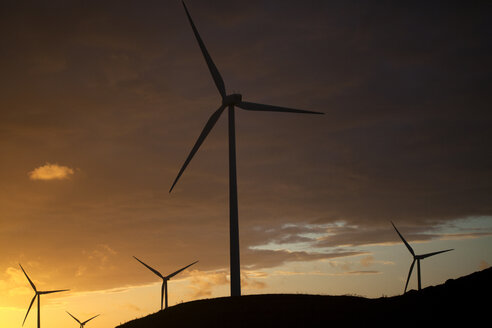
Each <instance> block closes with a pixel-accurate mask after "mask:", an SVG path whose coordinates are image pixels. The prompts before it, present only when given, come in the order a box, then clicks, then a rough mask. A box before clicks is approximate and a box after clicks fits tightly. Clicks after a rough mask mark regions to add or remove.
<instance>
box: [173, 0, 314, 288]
mask: <svg viewBox="0 0 492 328" xmlns="http://www.w3.org/2000/svg"><path fill="white" fill-rule="evenodd" d="M183 6H184V9H185V11H186V15H187V16H188V20H189V21H190V24H191V28H192V29H193V33H194V34H195V38H196V40H197V42H198V45H199V46H200V49H201V51H202V54H203V57H204V58H205V61H206V63H207V66H208V69H209V70H210V73H211V74H212V78H213V80H214V82H215V85H216V86H217V89H218V90H219V93H220V95H221V97H222V104H221V105H220V107H219V108H218V109H217V110H216V111H215V112H214V113H213V114H212V116H210V118H209V120H208V122H207V123H206V124H205V127H204V128H203V130H202V133H201V134H200V136H199V137H198V140H197V141H196V143H195V145H194V146H193V148H192V149H191V152H190V154H189V155H188V157H187V158H186V160H185V162H184V164H183V166H182V167H181V170H180V171H179V173H178V176H177V177H176V179H175V180H174V182H173V184H172V186H171V189H170V190H169V192H171V191H172V190H173V188H174V186H175V185H176V183H177V182H178V179H179V178H180V177H181V174H183V171H184V170H185V169H186V167H187V166H188V164H189V163H190V161H191V159H192V158H193V156H194V155H195V153H196V152H197V151H198V149H199V148H200V145H201V144H202V143H203V141H204V140H205V138H206V137H207V135H208V134H209V132H210V131H211V130H212V128H213V127H214V125H215V123H216V122H217V120H218V119H219V117H220V115H221V114H222V112H223V111H224V109H225V108H226V107H227V108H228V114H229V239H230V267H231V296H240V295H241V277H240V276H241V274H240V264H239V263H240V261H239V223H238V207H237V180H236V136H235V135H236V132H235V122H234V121H235V120H234V107H239V108H241V109H245V110H251V111H266V112H287V113H303V114H323V113H320V112H313V111H307V110H300V109H294V108H287V107H279V106H272V105H263V104H258V103H252V102H247V101H242V95H240V94H237V93H234V94H227V93H226V89H225V84H224V81H223V79H222V76H221V75H220V73H219V70H218V69H217V67H216V66H215V64H214V62H213V61H212V58H211V57H210V55H209V53H208V51H207V48H205V44H204V43H203V41H202V38H201V37H200V34H199V33H198V30H197V29H196V27H195V24H194V23H193V20H192V19H191V16H190V13H189V12H188V8H186V5H185V3H184V1H183Z"/></svg>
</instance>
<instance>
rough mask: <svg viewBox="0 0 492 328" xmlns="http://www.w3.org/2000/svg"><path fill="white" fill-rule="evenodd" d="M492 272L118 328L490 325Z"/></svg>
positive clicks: (177, 311) (223, 306) (269, 299)
mask: <svg viewBox="0 0 492 328" xmlns="http://www.w3.org/2000/svg"><path fill="white" fill-rule="evenodd" d="M491 292H492V268H488V269H485V270H483V271H479V272H475V273H473V274H470V275H468V276H465V277H461V278H458V279H449V280H448V281H446V283H444V284H442V285H439V286H431V287H427V288H425V289H423V290H422V291H421V292H417V291H414V290H412V291H410V292H408V293H407V294H405V295H400V296H393V297H381V298H376V299H370V298H365V297H357V296H323V295H297V294H271V295H249V296H241V297H237V298H231V297H222V298H215V299H207V300H199V301H193V302H188V303H183V304H178V305H175V306H172V307H170V308H168V309H166V310H164V311H159V312H157V313H154V314H151V315H149V316H147V317H144V318H141V319H136V320H133V321H130V322H127V323H125V324H123V325H120V326H118V327H117V328H157V327H203V328H208V327H255V328H263V327H323V326H326V327H328V326H330V327H333V326H338V327H339V326H342V327H389V326H400V327H401V326H410V325H424V324H425V325H438V326H439V327H442V326H451V327H454V326H466V327H471V326H478V325H479V323H480V322H482V323H483V320H487V321H490V319H488V318H490V317H489V315H488V314H489V313H488V312H487V311H490V310H491V308H490V295H491V294H492V293H491Z"/></svg>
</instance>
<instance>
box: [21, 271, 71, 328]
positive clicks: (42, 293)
mask: <svg viewBox="0 0 492 328" xmlns="http://www.w3.org/2000/svg"><path fill="white" fill-rule="evenodd" d="M19 265H20V263H19ZM20 267H21V269H22V272H24V274H25V275H26V278H27V280H29V283H30V284H31V287H32V289H34V292H35V293H36V294H34V297H33V298H32V301H31V304H29V308H28V309H27V313H26V316H25V317H24V321H22V325H23V326H24V323H25V322H26V319H27V315H28V314H29V311H30V310H31V307H32V304H33V303H34V300H36V297H37V298H38V328H40V327H41V301H40V299H41V295H44V294H52V293H59V292H66V291H68V290H70V289H58V290H48V291H41V290H37V289H36V286H34V283H33V282H32V280H31V279H29V276H28V275H27V273H26V271H24V268H23V267H22V265H20Z"/></svg>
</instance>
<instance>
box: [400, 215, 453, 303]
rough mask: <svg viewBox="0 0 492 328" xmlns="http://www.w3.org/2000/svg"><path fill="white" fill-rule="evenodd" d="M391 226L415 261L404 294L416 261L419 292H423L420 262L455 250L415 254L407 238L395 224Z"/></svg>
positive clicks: (411, 266)
mask: <svg viewBox="0 0 492 328" xmlns="http://www.w3.org/2000/svg"><path fill="white" fill-rule="evenodd" d="M391 224H392V225H393V228H395V230H396V233H397V234H398V236H400V238H401V240H403V243H404V244H405V246H407V248H408V251H409V252H410V254H412V256H413V261H412V264H411V265H410V271H409V272H408V278H407V283H406V284H405V290H404V291H403V294H405V293H406V292H407V287H408V282H409V281H410V276H411V275H412V270H413V266H414V264H415V261H417V276H418V282H419V290H421V289H422V283H421V279H420V260H423V259H425V258H427V257H430V256H434V255H437V254H441V253H444V252H449V251H452V250H453V249H446V250H444V251H438V252H432V253H427V254H422V255H416V254H415V252H414V251H413V249H412V247H410V245H409V244H408V243H407V241H406V240H405V238H403V236H402V235H401V233H400V232H399V231H398V229H396V227H395V225H394V224H393V222H391Z"/></svg>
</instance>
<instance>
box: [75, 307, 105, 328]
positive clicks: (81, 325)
mask: <svg viewBox="0 0 492 328" xmlns="http://www.w3.org/2000/svg"><path fill="white" fill-rule="evenodd" d="M67 313H68V314H69V315H70V316H71V317H72V318H74V319H75V321H77V322H78V323H79V324H80V327H79V328H84V326H85V324H86V323H88V322H89V321H91V320H92V319H94V318H95V317H98V316H100V314H98V315H95V316H93V317H92V318H90V319H87V320H85V321H84V322H80V320H79V319H77V318H75V317H74V316H73V315H72V314H71V313H70V312H68V311H67Z"/></svg>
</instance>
